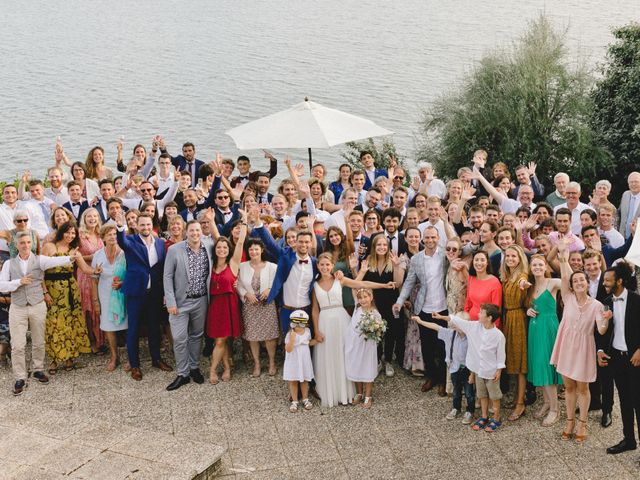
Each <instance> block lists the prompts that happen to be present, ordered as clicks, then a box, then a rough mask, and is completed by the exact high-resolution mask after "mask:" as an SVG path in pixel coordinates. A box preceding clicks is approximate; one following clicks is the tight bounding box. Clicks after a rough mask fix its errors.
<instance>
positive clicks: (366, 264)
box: [360, 258, 369, 270]
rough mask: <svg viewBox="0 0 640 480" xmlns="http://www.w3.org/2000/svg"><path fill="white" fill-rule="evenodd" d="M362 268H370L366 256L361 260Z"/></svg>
mask: <svg viewBox="0 0 640 480" xmlns="http://www.w3.org/2000/svg"><path fill="white" fill-rule="evenodd" d="M360 270H369V259H367V258H365V259H364V260H362V262H360Z"/></svg>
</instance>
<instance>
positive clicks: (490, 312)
mask: <svg viewBox="0 0 640 480" xmlns="http://www.w3.org/2000/svg"><path fill="white" fill-rule="evenodd" d="M432 316H433V318H435V319H437V320H446V321H448V322H449V325H450V326H452V327H455V328H459V329H460V330H462V331H463V332H464V333H465V335H466V336H467V340H468V342H469V347H468V350H467V358H466V365H467V367H468V368H469V370H471V371H472V372H473V373H475V374H476V395H477V397H478V399H479V400H480V407H481V409H482V417H480V418H479V419H478V420H477V421H476V422H475V423H474V424H473V426H472V428H473V429H474V430H481V429H484V430H485V431H486V432H494V431H495V430H496V429H497V428H498V427H500V426H501V425H502V422H501V421H500V400H501V399H502V391H501V390H500V375H501V373H502V369H503V368H505V366H506V365H505V357H506V355H505V339H504V335H503V334H502V332H501V331H500V330H498V329H497V328H496V326H495V321H496V320H497V319H498V318H499V317H500V308H499V307H498V306H497V305H494V304H491V303H483V304H482V305H481V306H480V313H479V315H478V321H477V322H476V321H472V320H463V319H462V318H459V317H455V316H453V317H449V316H447V315H439V314H437V313H434V314H432ZM489 399H491V402H492V404H493V419H491V421H489V420H488V418H489Z"/></svg>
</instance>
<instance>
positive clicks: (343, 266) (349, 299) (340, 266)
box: [333, 260, 354, 307]
mask: <svg viewBox="0 0 640 480" xmlns="http://www.w3.org/2000/svg"><path fill="white" fill-rule="evenodd" d="M338 270H340V271H341V272H342V273H344V276H345V277H348V278H351V270H350V269H349V265H348V264H347V262H345V261H344V260H338V261H337V262H336V264H335V266H334V267H333V273H335V272H337V271H338ZM342 305H344V306H345V307H353V305H354V301H353V294H352V293H351V288H349V287H343V288H342Z"/></svg>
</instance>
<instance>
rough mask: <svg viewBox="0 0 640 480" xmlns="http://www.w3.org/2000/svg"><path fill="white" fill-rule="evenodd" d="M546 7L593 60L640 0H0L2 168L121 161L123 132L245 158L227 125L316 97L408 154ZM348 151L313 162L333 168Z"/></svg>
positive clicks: (639, 9) (130, 137)
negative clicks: (448, 102) (428, 112)
mask: <svg viewBox="0 0 640 480" xmlns="http://www.w3.org/2000/svg"><path fill="white" fill-rule="evenodd" d="M543 11H544V12H546V13H547V14H548V15H549V16H550V17H551V18H552V19H553V21H554V22H555V23H556V24H557V25H558V26H560V27H563V28H565V27H566V28H568V43H569V46H570V48H571V50H572V51H573V52H578V51H579V52H581V54H582V55H583V56H584V57H586V58H587V61H588V62H589V64H590V65H597V63H598V62H600V61H602V59H603V55H604V51H605V47H606V45H607V43H609V42H610V41H611V38H612V37H611V35H610V29H611V27H613V26H617V25H622V24H625V23H628V22H629V21H630V20H633V19H635V20H638V18H640V2H638V1H637V0H626V1H612V2H602V1H597V0H580V1H578V0H572V1H563V2H554V1H549V2H544V1H537V0H519V1H517V2H502V1H497V0H487V1H484V2H477V1H455V2H454V1H450V2H443V1H433V0H406V1H394V2H382V1H374V0H362V1H359V2H344V1H338V0H323V1H320V2H318V1H289V0H287V1H274V2H264V1H263V2H257V1H251V2H247V1H237V0H236V1H230V0H228V1H227V0H218V1H205V0H192V1H189V2H172V1H162V0H160V1H153V2H152V1H137V2H130V1H124V0H112V1H104V2H100V1H80V0H75V1H74V0H70V1H69V0H68V1H64V2H44V1H29V2H9V1H5V0H0V67H1V68H0V108H1V109H2V115H0V151H2V160H1V165H2V169H3V175H2V176H0V178H4V179H7V178H9V177H10V176H12V175H14V174H16V173H18V172H19V171H22V170H23V169H24V168H25V167H26V166H27V165H29V166H30V168H31V169H32V170H33V171H34V172H35V173H36V174H37V175H41V174H42V173H43V172H44V170H45V168H46V166H48V165H50V164H51V163H52V155H53V146H54V141H55V137H56V136H57V135H60V136H61V137H62V140H63V143H64V145H65V149H66V151H67V154H68V156H69V157H70V158H71V159H72V160H84V157H85V155H86V152H87V151H88V150H89V149H90V148H91V147H92V146H94V145H96V144H99V145H102V146H104V148H105V150H106V154H107V158H108V163H109V164H113V163H115V145H116V142H117V139H118V138H119V137H120V136H121V135H124V136H125V143H126V152H129V151H130V150H131V148H132V147H133V144H134V143H137V142H142V143H145V144H147V145H148V144H149V143H150V140H151V138H152V136H153V135H154V134H156V133H161V134H163V135H164V136H165V138H166V139H167V143H168V145H169V148H170V151H172V152H176V151H178V150H179V146H180V145H181V144H182V142H184V141H192V142H194V143H195V144H196V147H197V150H198V153H199V157H200V158H202V159H205V160H209V159H211V158H213V155H214V152H215V151H216V150H219V151H220V152H222V153H223V154H224V155H228V156H232V157H236V156H237V155H238V154H240V152H239V151H238V150H237V149H236V148H235V146H234V144H233V142H232V140H231V139H230V138H229V137H227V136H226V135H224V131H225V130H227V129H228V128H231V127H234V126H236V125H239V124H242V123H244V122H247V121H249V120H252V119H254V118H258V117H260V116H263V115H267V114H269V113H273V112H275V111H279V110H282V109H285V108H288V107H289V106H290V105H292V104H294V103H297V102H299V101H301V100H302V99H303V97H304V96H305V95H308V96H309V97H310V98H311V99H313V100H315V101H317V102H320V103H323V104H325V105H326V106H331V107H334V108H338V109H342V110H345V111H348V112H350V113H354V114H356V115H361V116H364V117H367V118H370V119H372V120H374V121H375V122H377V123H379V124H380V125H382V126H384V127H386V128H389V129H391V130H393V131H394V132H396V134H395V136H394V138H395V141H396V143H397V145H398V146H399V148H400V151H401V153H404V154H406V155H409V156H410V155H411V153H412V151H413V148H414V135H415V132H416V130H417V121H418V120H419V119H420V117H421V112H422V110H423V109H424V108H425V107H426V106H427V105H428V104H429V102H431V101H433V100H434V99H435V98H436V97H437V96H438V95H439V94H441V93H442V92H444V91H446V90H447V89H449V88H451V87H452V86H453V85H455V84H456V82H457V81H459V79H460V78H461V76H462V75H463V74H464V73H465V71H468V69H469V68H470V66H472V65H473V63H474V62H475V61H477V60H478V59H479V58H480V57H481V56H482V54H483V53H485V52H487V51H490V50H492V49H494V48H495V47H496V46H497V45H505V44H508V43H509V42H510V41H512V40H513V39H516V38H517V37H518V36H519V35H521V34H522V32H523V30H524V28H525V27H526V24H527V22H528V21H530V20H531V19H534V18H535V17H536V16H537V15H538V14H539V13H541V12H543ZM340 151H341V149H340V148H334V149H332V150H317V151H315V153H314V157H315V158H316V159H318V160H322V161H324V162H326V163H327V164H329V165H331V166H334V167H335V166H337V164H339V163H340V161H341V159H340V157H339V153H340ZM246 153H248V154H249V155H250V156H251V157H252V158H253V159H254V164H255V165H257V166H258V167H260V166H262V165H265V163H264V159H263V158H262V156H261V155H259V152H255V151H249V152H246ZM276 153H278V154H280V155H282V154H283V153H285V152H282V151H281V152H276ZM289 153H292V154H293V155H294V156H296V157H297V158H299V159H300V160H304V159H305V158H306V157H305V155H306V152H304V151H300V150H297V151H292V152H289ZM331 176H333V174H332V175H331Z"/></svg>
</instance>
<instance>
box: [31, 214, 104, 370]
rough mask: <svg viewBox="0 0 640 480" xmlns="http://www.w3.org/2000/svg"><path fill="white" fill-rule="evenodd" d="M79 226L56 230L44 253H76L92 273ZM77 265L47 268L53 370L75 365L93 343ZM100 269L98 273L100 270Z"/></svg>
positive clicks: (47, 333)
mask: <svg viewBox="0 0 640 480" xmlns="http://www.w3.org/2000/svg"><path fill="white" fill-rule="evenodd" d="M77 245H78V230H77V228H76V226H75V225H73V224H71V223H65V224H63V225H61V226H60V228H59V229H58V231H57V232H56V236H55V238H54V240H53V242H50V243H47V244H46V245H45V246H44V247H43V250H42V254H43V255H47V256H51V257H58V256H62V255H70V256H74V257H75V260H76V264H77V265H78V267H79V268H81V269H82V270H83V271H84V272H85V273H87V274H89V275H91V274H93V273H94V270H93V269H92V268H91V267H89V266H87V264H86V263H85V262H84V261H83V259H82V256H81V255H79V254H78V253H77V251H76V247H77ZM73 268H74V267H73V265H69V266H66V267H56V268H50V269H49V270H47V271H46V272H45V276H44V284H45V287H46V294H45V301H46V302H47V306H48V309H47V323H46V328H45V341H46V351H47V356H48V357H49V361H50V362H51V364H50V366H49V373H50V374H53V373H55V372H56V371H57V369H58V365H60V364H62V363H64V369H65V370H67V371H69V370H72V369H73V368H74V363H73V359H75V358H77V357H78V356H79V355H80V354H81V353H89V352H90V351H91V346H90V343H89V336H88V333H87V324H86V322H85V319H84V315H83V313H82V306H81V304H80V291H79V289H78V283H77V282H76V279H75V277H74V275H73ZM98 271H99V269H96V272H95V273H98Z"/></svg>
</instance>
